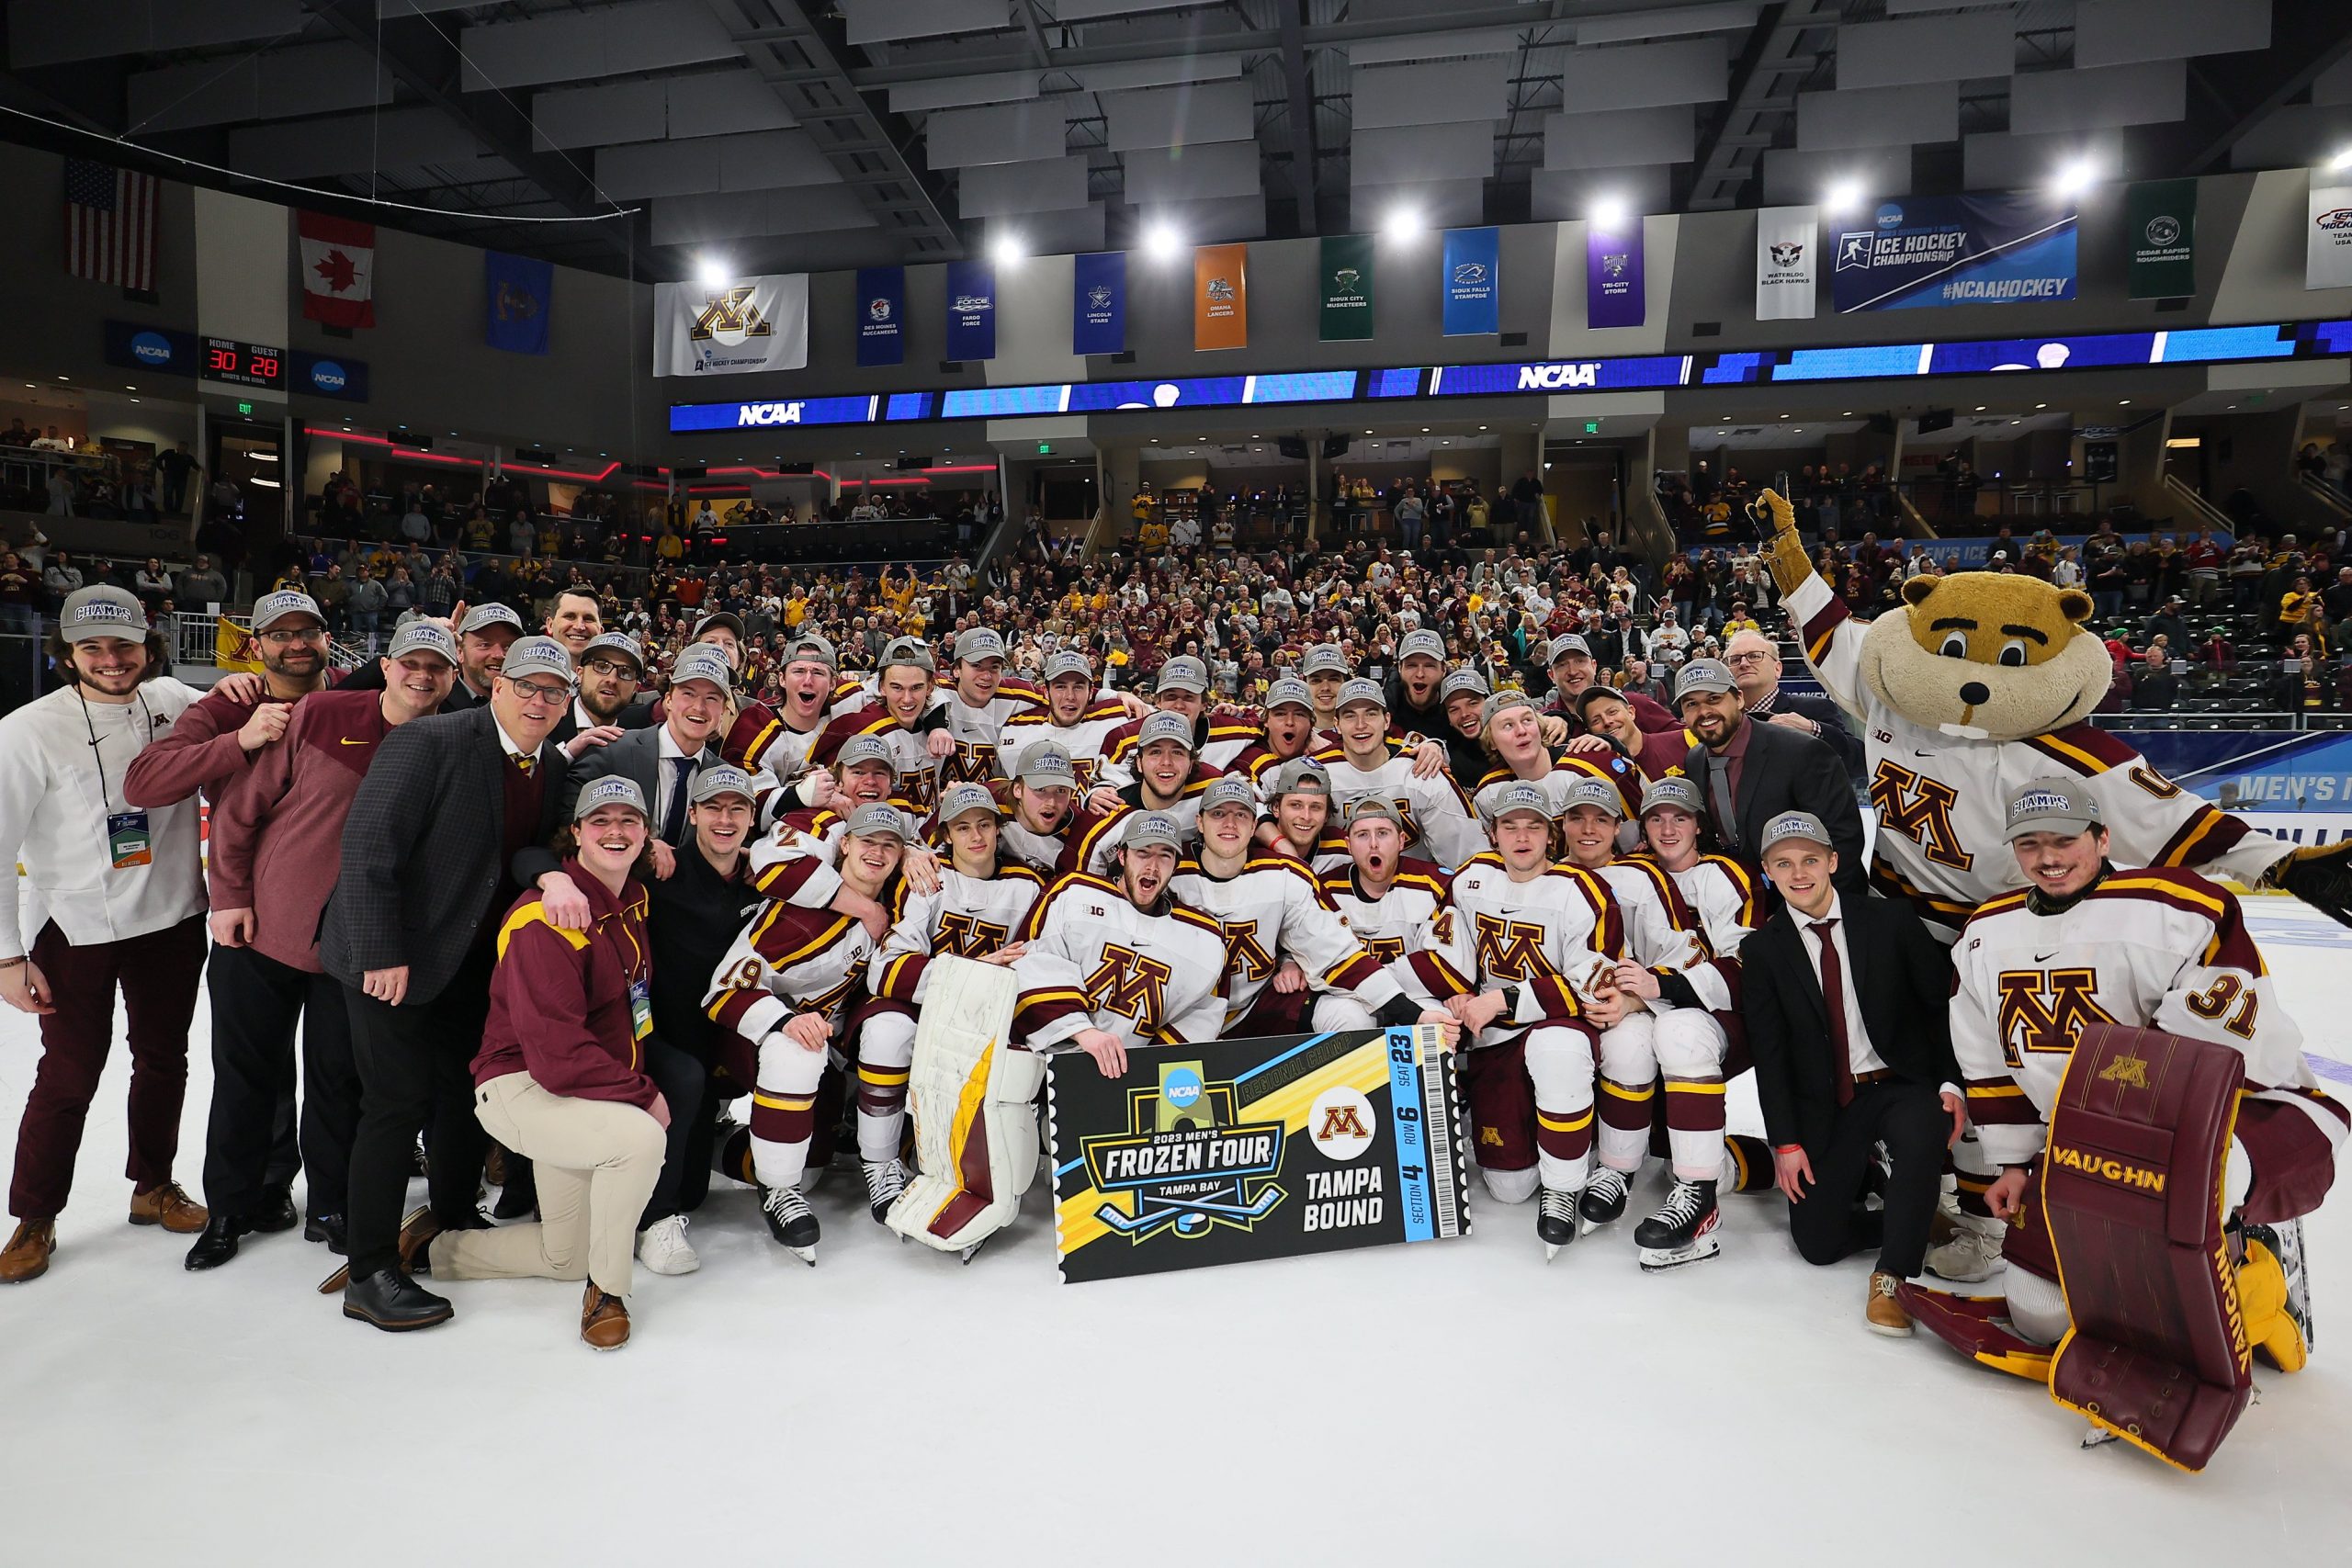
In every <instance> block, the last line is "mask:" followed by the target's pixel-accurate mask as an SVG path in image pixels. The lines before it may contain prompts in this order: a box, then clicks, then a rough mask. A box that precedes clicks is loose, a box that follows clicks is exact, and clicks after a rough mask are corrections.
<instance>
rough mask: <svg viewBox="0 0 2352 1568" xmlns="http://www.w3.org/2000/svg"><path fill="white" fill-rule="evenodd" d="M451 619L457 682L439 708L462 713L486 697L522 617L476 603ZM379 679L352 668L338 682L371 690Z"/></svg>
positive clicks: (350, 688) (519, 632) (348, 687)
mask: <svg viewBox="0 0 2352 1568" xmlns="http://www.w3.org/2000/svg"><path fill="white" fill-rule="evenodd" d="M459 608H460V609H463V608H464V607H463V606H462V605H461V606H459ZM451 619H452V621H453V622H454V623H455V626H456V630H457V637H458V683H457V684H456V685H454V686H452V687H450V688H449V696H448V700H447V701H446V702H444V703H443V704H442V705H441V711H442V712H443V713H462V712H464V711H465V710H466V709H468V708H469V707H477V706H480V705H481V704H483V703H486V702H488V701H489V700H490V694H491V689H492V686H493V685H494V684H495V683H496V682H497V680H498V671H499V667H500V666H501V665H502V664H503V663H505V661H506V655H507V653H508V652H509V651H510V650H511V649H513V648H514V646H515V641H516V639H518V638H519V637H522V635H523V617H522V616H520V615H516V614H515V612H514V611H513V610H510V609H508V608H507V607H506V606H505V605H503V604H476V605H475V606H474V607H473V608H472V609H470V610H465V612H464V614H463V615H456V614H454V613H453V614H452V616H451ZM567 657H569V655H567ZM383 683H384V674H383V671H381V670H380V669H374V670H355V671H352V672H351V673H350V674H348V675H346V676H345V677H344V678H343V682H342V684H343V688H344V689H345V691H361V690H375V689H379V688H380V687H381V686H382V685H383Z"/></svg>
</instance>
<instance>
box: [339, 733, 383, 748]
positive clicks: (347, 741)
mask: <svg viewBox="0 0 2352 1568" xmlns="http://www.w3.org/2000/svg"><path fill="white" fill-rule="evenodd" d="M334 743H335V744H336V745H338V746H373V745H374V744H375V742H374V741H372V740H368V739H357V740H355V739H352V738H351V737H350V736H348V735H338V736H336V737H335V742H334Z"/></svg>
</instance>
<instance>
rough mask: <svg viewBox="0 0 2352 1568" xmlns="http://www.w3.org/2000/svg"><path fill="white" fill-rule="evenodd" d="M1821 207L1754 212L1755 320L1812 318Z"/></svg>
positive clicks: (1804, 319) (1778, 208)
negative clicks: (1815, 260)
mask: <svg viewBox="0 0 2352 1568" xmlns="http://www.w3.org/2000/svg"><path fill="white" fill-rule="evenodd" d="M1820 240H1821V209H1819V208H1817V207H1768V208H1765V209H1763V210H1762V211H1760V212H1758V213H1757V215H1756V319H1757V320H1758V321H1811V320H1813V294H1814V285H1815V280H1816V279H1817V278H1818V277H1819V276H1820V274H1819V272H1818V270H1817V269H1816V268H1815V265H1814V259H1815V255H1816V254H1818V253H1819V251H1820V249H1821V244H1820Z"/></svg>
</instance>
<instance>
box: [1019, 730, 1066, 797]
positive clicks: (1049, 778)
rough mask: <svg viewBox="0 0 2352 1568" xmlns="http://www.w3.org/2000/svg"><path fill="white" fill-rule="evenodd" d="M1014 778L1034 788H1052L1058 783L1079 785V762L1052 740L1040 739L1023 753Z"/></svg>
mask: <svg viewBox="0 0 2352 1568" xmlns="http://www.w3.org/2000/svg"><path fill="white" fill-rule="evenodd" d="M1012 776H1013V778H1014V780H1015V781H1016V782H1018V783H1021V784H1027V785H1029V786H1030V787H1031V788H1032V789H1051V788H1053V787H1054V786H1055V785H1057V784H1058V785H1060V786H1061V787H1062V788H1064V789H1076V788H1077V787H1078V764H1077V763H1075V762H1073V761H1070V757H1069V752H1068V751H1065V750H1062V748H1061V746H1060V744H1059V743H1058V742H1057V741H1052V740H1038V741H1034V742H1032V743H1031V744H1030V747H1029V749H1028V750H1025V751H1023V752H1022V753H1021V761H1020V765H1019V766H1018V767H1017V768H1016V769H1015V770H1014V771H1013V774H1012Z"/></svg>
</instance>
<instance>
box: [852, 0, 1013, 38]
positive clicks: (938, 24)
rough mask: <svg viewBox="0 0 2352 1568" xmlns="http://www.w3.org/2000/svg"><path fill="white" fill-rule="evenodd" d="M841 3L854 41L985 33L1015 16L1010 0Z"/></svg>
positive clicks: (866, 1)
mask: <svg viewBox="0 0 2352 1568" xmlns="http://www.w3.org/2000/svg"><path fill="white" fill-rule="evenodd" d="M839 4H840V6H841V13H842V17H843V18H844V19H845V20H846V21H847V22H848V24H849V41H850V42H852V43H886V42H888V41H889V40H890V39H902V38H936V37H938V36H940V35H941V34H943V33H968V32H983V31H986V30H988V29H989V28H1001V27H1002V26H1004V24H1005V22H1006V21H1007V20H1008V19H1009V18H1010V17H1012V6H1011V5H1010V4H1009V3H1008V0H839Z"/></svg>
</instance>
